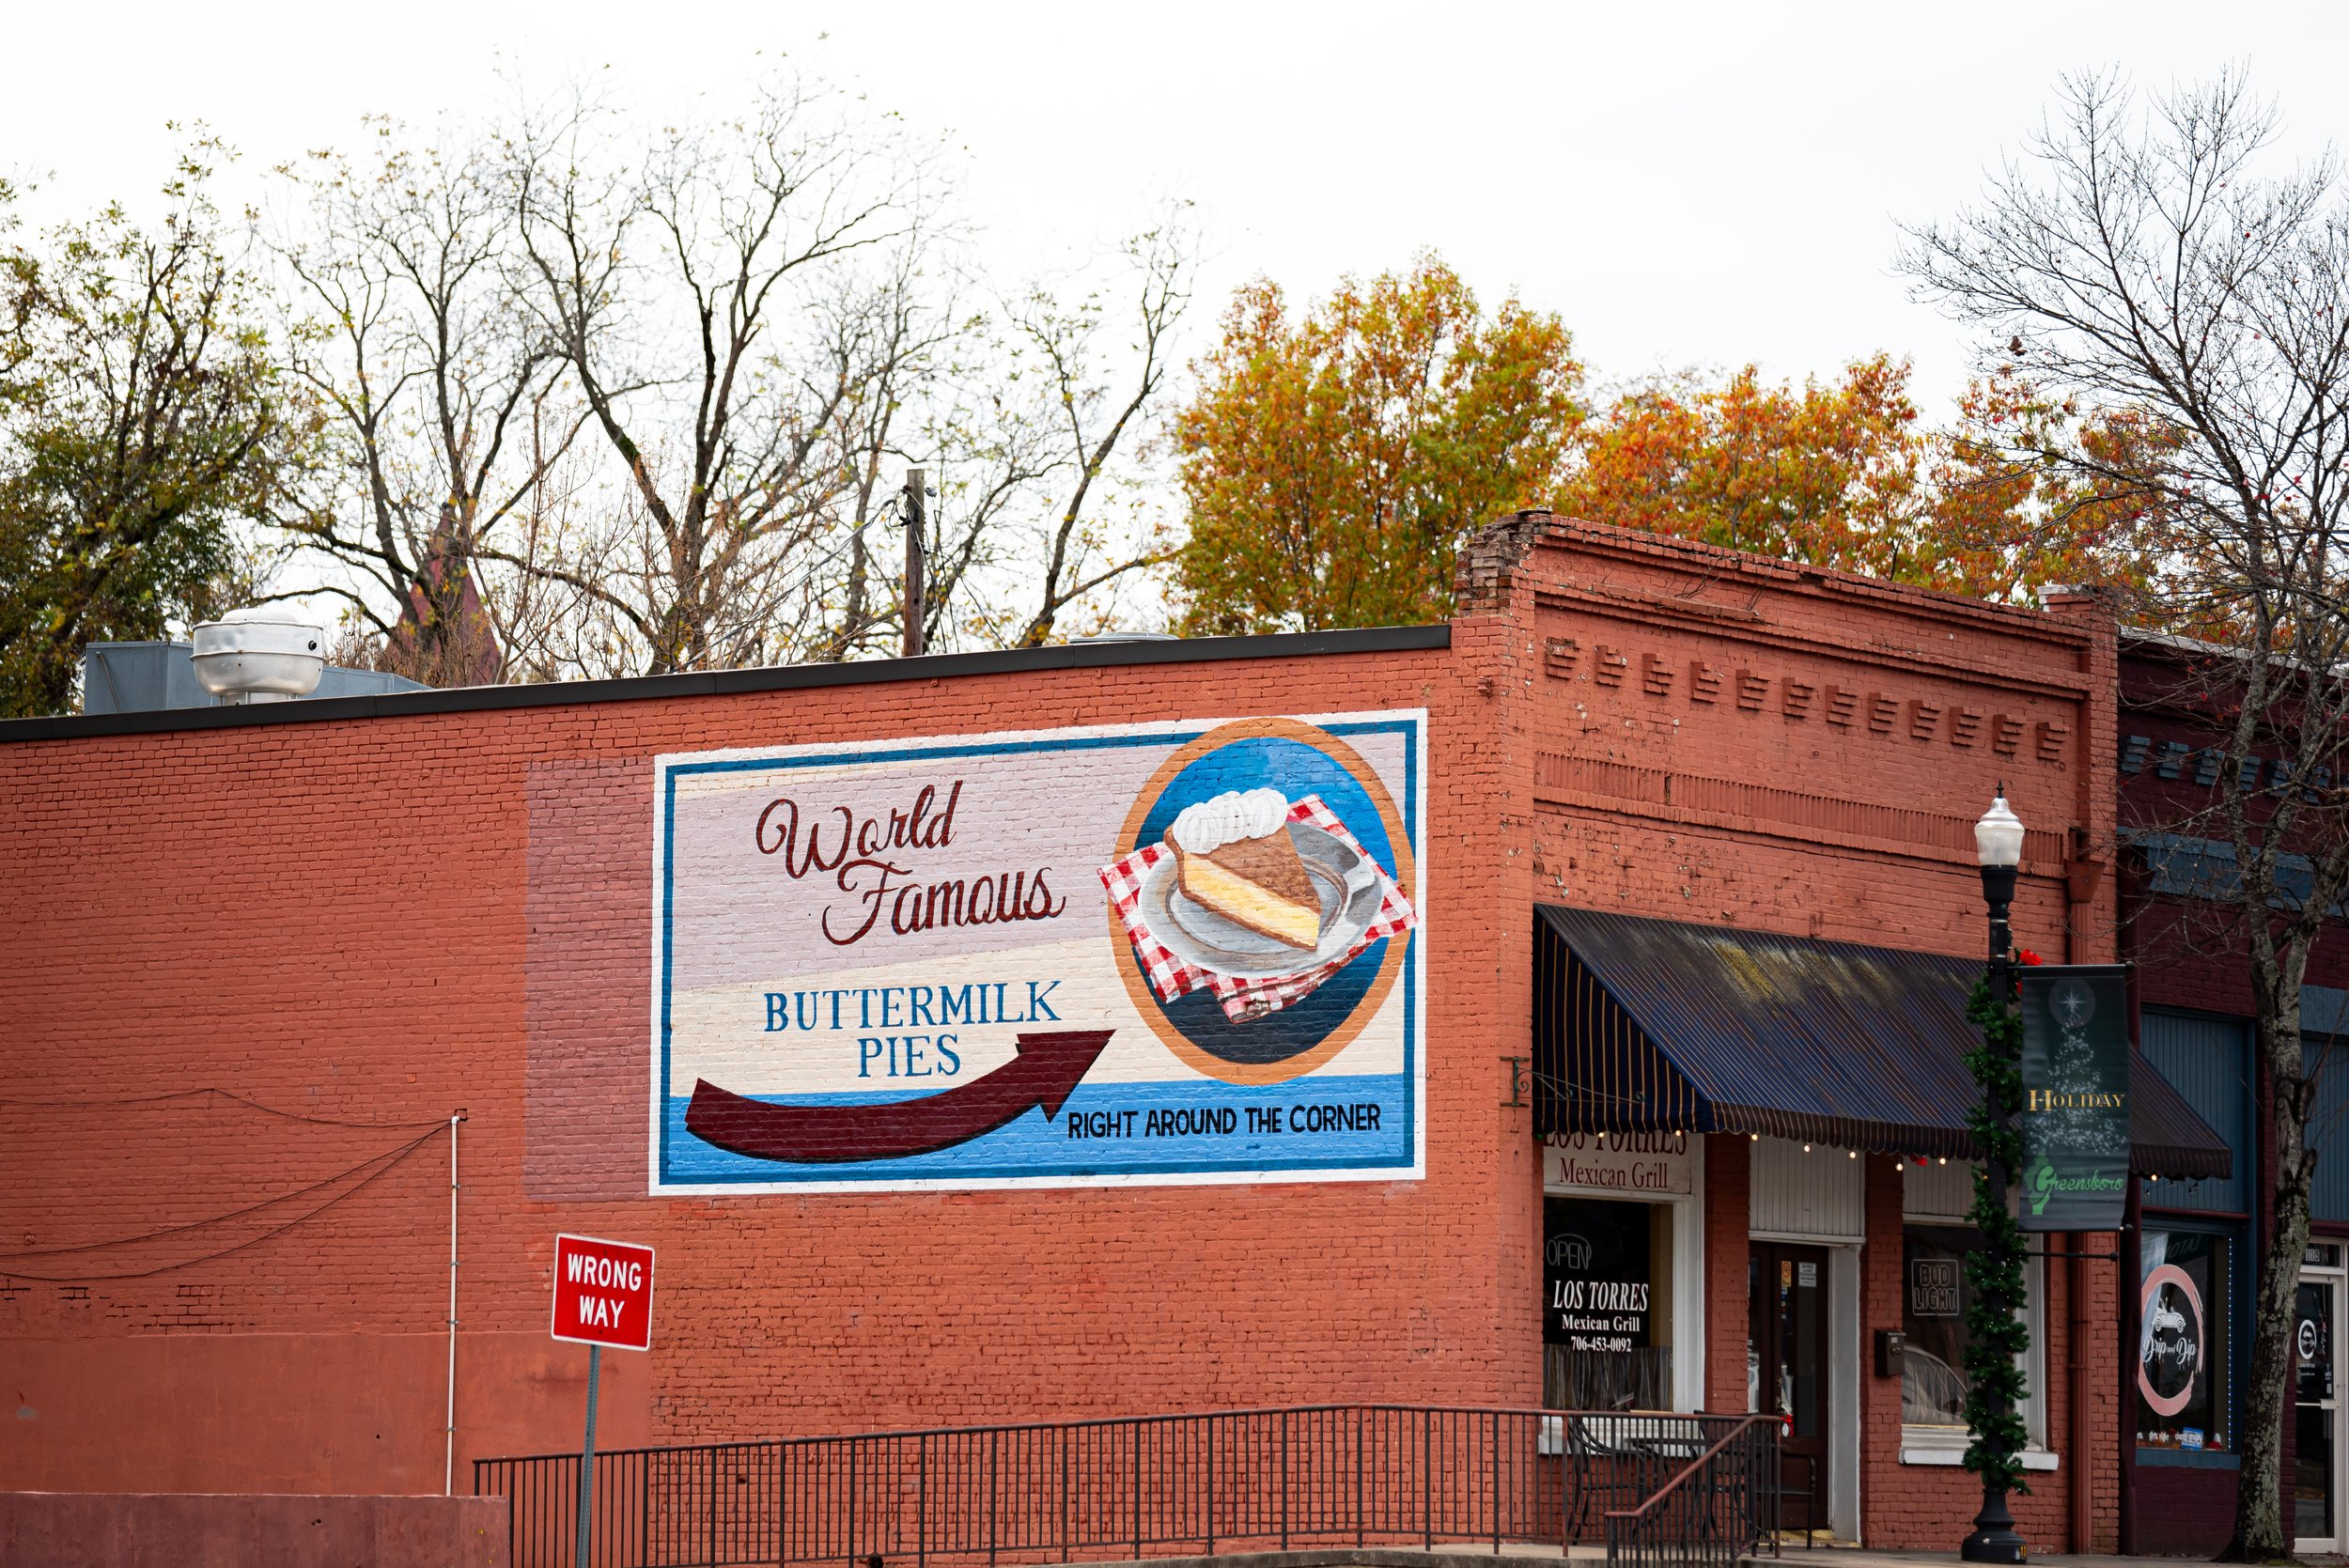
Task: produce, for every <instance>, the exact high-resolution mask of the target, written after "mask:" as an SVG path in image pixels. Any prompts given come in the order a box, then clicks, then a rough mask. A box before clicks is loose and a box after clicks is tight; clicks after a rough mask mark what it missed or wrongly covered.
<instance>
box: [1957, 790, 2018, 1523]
mask: <svg viewBox="0 0 2349 1568" xmlns="http://www.w3.org/2000/svg"><path fill="white" fill-rule="evenodd" d="M1974 853H1975V859H1976V860H1978V861H1979V862H1981V865H1982V897H1983V903H1985V904H1987V905H1989V906H1990V998H1991V1005H1992V1006H1993V1007H1995V1008H1998V1009H2000V1010H2001V1011H2002V1010H2003V1009H2004V1008H2005V1006H2006V999H2007V989H2008V986H2010V985H2011V984H2012V982H2011V981H2010V980H2009V978H2008V971H2007V963H2008V955H2009V953H2011V952H2012V951H2013V949H2014V945H2015V939H2014V934H2013V932H2012V931H2011V930H2009V928H2008V925H2007V916H2008V912H2009V911H2010V910H2011V909H2012V908H2014V904H2015V868H2016V867H2017V866H2019V865H2021V864H2022V862H2023V824H2022V820H2021V819H2020V818H2019V817H2017V816H2016V815H2015V813H2014V811H2013V809H2012V808H2010V807H2009V806H2008V805H2007V803H2006V786H2005V785H2004V784H2000V785H1999V794H1998V798H1997V799H1996V800H1992V801H1991V802H1990V809H1989V810H1988V811H1986V812H1984V813H1983V816H1982V820H1981V821H1979V822H1977V823H1975V824H1974ZM1989 1109H1990V1110H1991V1111H1992V1113H1993V1114H1994V1115H2002V1112H2001V1110H2000V1108H1999V1107H1998V1106H1997V1105H1995V1104H1993V1105H1992V1106H1990V1107H1989ZM1983 1174H1984V1175H1985V1176H1986V1177H1987V1178H1988V1180H1989V1184H1990V1200H1991V1203H1992V1205H1993V1206H1994V1207H1996V1208H2000V1209H2003V1208H2004V1207H2005V1206H2006V1189H2007V1178H2008V1174H2009V1172H2008V1171H2007V1169H2006V1165H2005V1162H2004V1161H2002V1160H1998V1159H1984V1160H1983ZM1997 1413H1998V1414H1999V1416H2001V1417H2003V1416H2005V1415H2007V1414H2009V1413H2010V1412H2009V1411H2008V1410H2007V1408H2006V1404H2005V1401H2004V1400H2003V1399H1999V1400H1998V1401H1997ZM1959 1555H1960V1556H1961V1557H1963V1558H1964V1559H1965V1560H1967V1561H1968V1562H2022V1561H2024V1560H2025V1548H2024V1545H2023V1537H2022V1533H2021V1532H2020V1531H2018V1530H2017V1529H2015V1514H2014V1513H2013V1511H2012V1510H2010V1509H2009V1508H2008V1507H2007V1505H2006V1483H2005V1482H2004V1481H2003V1480H2002V1479H2000V1478H1999V1477H1997V1476H1994V1475H1992V1474H1989V1473H1986V1472H1985V1474H1984V1475H1983V1483H1982V1512H1981V1513H1979V1514H1975V1515H1974V1532H1973V1533H1972V1534H1971V1535H1968V1537H1967V1538H1966V1541H1965V1544H1964V1545H1962V1546H1961V1547H1960V1548H1959Z"/></svg>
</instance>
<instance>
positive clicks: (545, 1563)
mask: <svg viewBox="0 0 2349 1568" xmlns="http://www.w3.org/2000/svg"><path fill="white" fill-rule="evenodd" d="M1748 1424H1749V1423H1748V1421H1747V1418H1746V1417H1745V1416H1744V1415H1743V1413H1742V1412H1741V1413H1738V1414H1736V1415H1734V1416H1733V1415H1709V1414H1704V1413H1691V1412H1684V1411H1660V1410H1659V1411H1630V1410H1603V1411H1602V1410H1592V1411H1578V1410H1558V1409H1549V1408H1545V1407H1540V1406H1531V1405H1525V1406H1492V1405H1479V1406H1468V1405H1410V1404H1347V1403H1330V1404H1320V1405H1287V1406H1279V1405H1274V1406H1249V1407H1242V1408H1235V1409H1222V1410H1214V1411H1204V1412H1195V1413H1192V1412H1185V1413H1171V1414H1162V1415H1151V1416H1095V1417H1084V1418H1080V1419H1077V1420H1072V1421H1017V1422H1004V1423H1000V1424H995V1425H985V1426H969V1427H929V1428H907V1429H899V1430H893V1431H886V1432H846V1433H833V1434H828V1435H823V1436H803V1437H788V1438H774V1439H757V1438H746V1439H736V1440H732V1441H723V1442H709V1443H700V1444H687V1445H674V1446H664V1447H649V1448H635V1449H607V1450H601V1451H599V1452H598V1453H597V1454H596V1458H595V1465H596V1471H595V1486H594V1492H593V1499H594V1500H593V1504H592V1508H593V1512H594V1514H595V1519H594V1521H593V1535H594V1544H593V1546H592V1549H591V1551H590V1554H589V1556H588V1559H587V1560H586V1562H585V1563H584V1564H577V1563H573V1562H572V1560H571V1557H572V1553H571V1536H572V1533H573V1530H574V1529H575V1527H576V1522H577V1511H578V1498H579V1494H580V1492H581V1490H582V1485H581V1482H582V1472H581V1459H580V1455H579V1454H578V1453H576V1452H568V1453H546V1454H534V1455H519V1456H514V1457H507V1458H496V1459H481V1460H477V1461H475V1462H474V1493H475V1495H477V1496H481V1495H495V1496H502V1497H504V1498H506V1499H507V1501H508V1532H509V1533H508V1556H509V1560H511V1561H512V1562H513V1563H514V1564H515V1565H516V1568H736V1565H749V1564H766V1565H768V1568H793V1565H798V1564H808V1565H831V1568H862V1565H865V1564H869V1563H870V1562H871V1561H872V1560H873V1559H875V1558H880V1559H882V1560H884V1561H886V1562H888V1563H890V1564H891V1568H898V1564H900V1563H902V1564H903V1568H980V1565H982V1564H985V1565H988V1568H1019V1565H1022V1564H1035V1563H1041V1562H1046V1561H1063V1562H1067V1561H1076V1562H1084V1561H1099V1560H1104V1559H1108V1558H1134V1559H1139V1558H1143V1557H1147V1556H1152V1555H1159V1556H1191V1555H1197V1554H1200V1553H1202V1552H1206V1553H1213V1552H1244V1551H1268V1550H1280V1549H1288V1550H1297V1549H1300V1548H1307V1547H1313V1546H1378V1545H1398V1546H1400V1545H1408V1546H1415V1547H1420V1548H1423V1549H1425V1548H1433V1547H1434V1546H1435V1545H1437V1544H1438V1543H1439V1542H1446V1541H1451V1542H1462V1543H1466V1542H1479V1543H1482V1544H1483V1545H1485V1546H1486V1547H1487V1548H1488V1549H1490V1550H1492V1551H1494V1552H1496V1553H1498V1552H1501V1550H1502V1549H1503V1547H1504V1544H1505V1543H1507V1542H1510V1541H1526V1542H1540V1541H1547V1542H1556V1543H1565V1542H1570V1541H1575V1540H1593V1539H1595V1538H1596V1537H1597V1536H1598V1535H1599V1534H1600V1532H1601V1531H1602V1530H1607V1531H1610V1533H1611V1532H1612V1530H1613V1529H1614V1528H1615V1527H1614V1526H1613V1525H1612V1522H1611V1521H1610V1520H1609V1519H1607V1518H1606V1517H1604V1516H1603V1512H1602V1511H1603V1510H1604V1508H1605V1505H1606V1504H1607V1503H1608V1502H1610V1501H1629V1500H1635V1499H1641V1498H1645V1497H1646V1496H1647V1495H1648V1489H1649V1488H1650V1487H1651V1486H1655V1485H1657V1484H1659V1483H1663V1482H1664V1481H1665V1479H1666V1477H1667V1475H1668V1473H1670V1471H1671V1470H1672V1469H1677V1468H1678V1467H1679V1461H1678V1459H1677V1457H1676V1455H1677V1454H1679V1453H1682V1452H1688V1450H1689V1449H1691V1448H1696V1447H1701V1448H1703V1449H1704V1451H1705V1452H1708V1453H1711V1452H1715V1451H1716V1450H1717V1449H1718V1447H1719V1444H1717V1443H1715V1442H1714V1441H1713V1440H1712V1439H1713V1437H1714V1435H1715V1434H1717V1433H1719V1432H1722V1431H1723V1430H1724V1429H1725V1428H1734V1429H1736V1430H1740V1431H1742V1430H1743V1429H1744V1428H1745V1427H1746V1425H1748ZM1586 1437H1589V1438H1603V1439H1604V1440H1603V1441H1591V1442H1585V1441H1583V1440H1582V1439H1584V1438H1586ZM1745 1474H1746V1472H1744V1471H1724V1472H1723V1480H1724V1481H1725V1482H1729V1483H1735V1482H1737V1481H1739V1480H1740V1479H1741V1478H1742V1477H1743V1476H1744V1475H1745ZM1690 1484H1691V1483H1688V1482H1687V1481H1685V1480H1684V1481H1682V1482H1681V1483H1680V1492H1679V1493H1677V1494H1676V1495H1686V1494H1687V1493H1688V1488H1689V1486H1690ZM1739 1506H1740V1509H1741V1510H1742V1512H1743V1513H1749V1514H1750V1512H1751V1510H1750V1507H1747V1506H1745V1505H1742V1504H1741V1505H1739ZM1659 1541H1660V1537H1659ZM1635 1549H1637V1550H1641V1551H1652V1550H1653V1549H1654V1547H1653V1545H1651V1544H1650V1543H1648V1542H1646V1541H1645V1540H1644V1539H1642V1540H1641V1541H1640V1542H1638V1543H1635Z"/></svg>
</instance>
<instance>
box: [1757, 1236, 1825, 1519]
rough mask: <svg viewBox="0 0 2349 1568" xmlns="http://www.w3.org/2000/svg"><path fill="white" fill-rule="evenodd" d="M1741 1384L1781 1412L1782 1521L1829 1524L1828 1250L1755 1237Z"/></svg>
mask: <svg viewBox="0 0 2349 1568" xmlns="http://www.w3.org/2000/svg"><path fill="white" fill-rule="evenodd" d="M1746 1278H1747V1288H1748V1291H1749V1297H1748V1303H1747V1305H1748V1310H1749V1312H1750V1314H1751V1315H1750V1322H1749V1326H1748V1336H1749V1337H1748V1339H1747V1342H1746V1343H1747V1350H1746V1364H1747V1387H1748V1390H1749V1392H1750V1396H1751V1403H1752V1406H1753V1408H1755V1409H1757V1410H1764V1411H1767V1412H1769V1413H1770V1414H1772V1415H1776V1416H1779V1417H1781V1418H1783V1419H1784V1421H1785V1422H1786V1430H1785V1435H1784V1436H1782V1437H1781V1439H1780V1444H1779V1448H1780V1452H1781V1455H1782V1457H1783V1461H1784V1469H1783V1472H1782V1477H1783V1480H1782V1484H1783V1485H1784V1487H1785V1489H1786V1495H1785V1497H1784V1499H1783V1501H1784V1507H1783V1510H1782V1514H1781V1524H1782V1526H1783V1527H1784V1528H1785V1529H1798V1530H1801V1531H1803V1532H1804V1534H1805V1535H1808V1534H1809V1533H1810V1532H1811V1531H1812V1530H1814V1529H1827V1528H1828V1513H1827V1503H1828V1496H1827V1481H1828V1408H1829V1406H1828V1365H1829V1360H1828V1348H1827V1327H1828V1307H1827V1302H1828V1296H1827V1292H1828V1252H1827V1249H1826V1248H1824V1247H1797V1246H1793V1245H1789V1244H1787V1243H1783V1242H1765V1241H1757V1242H1755V1243H1753V1251H1752V1254H1751V1256H1750V1259H1749V1261H1748V1264H1747V1276H1746Z"/></svg>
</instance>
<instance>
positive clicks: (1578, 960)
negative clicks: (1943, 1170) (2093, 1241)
mask: <svg viewBox="0 0 2349 1568" xmlns="http://www.w3.org/2000/svg"><path fill="white" fill-rule="evenodd" d="M1539 909H1540V915H1541V918H1540V919H1539V920H1537V921H1536V922H1535V923H1534V951H1533V1049H1534V1113H1533V1120H1534V1130H1535V1131H1536V1132H1537V1133H1541V1134H1544V1135H1547V1134H1548V1133H1552V1132H1638V1131H1690V1132H1743V1133H1752V1134H1758V1135H1760V1136H1763V1137H1767V1138H1794V1139H1800V1140H1803V1141H1807V1142H1813V1143H1826V1144H1831V1145H1833V1146H1835V1147H1837V1148H1847V1149H1865V1150H1868V1151H1869V1152H1871V1153H1878V1154H1891V1155H1945V1156H1950V1157H1957V1158H1971V1157H1973V1155H1974V1153H1975V1150H1974V1141H1973V1135H1972V1134H1971V1133H1970V1132H1968V1130H1967V1128H1966V1111H1967V1108H1968V1106H1970V1105H1971V1104H1973V1103H1974V1100H1975V1098H1976V1094H1977V1092H1976V1090H1975V1087H1974V1080H1973V1078H1972V1076H1971V1075H1970V1074H1968V1072H1967V1070H1966V1060H1965V1053H1966V1050H1967V1048H1968V1047H1969V1046H1970V1045H1971V1044H1972V1043H1973V1042H1974V1041H1975V1040H1977V1039H1978V1038H1979V1035H1978V1034H1977V1032H1976V1031H1975V1029H1974V1027H1973V1025H1972V1024H1971V1023H1969V1022H1968V1021H1967V1017H1966V999H1967V997H1968V994H1969V993H1970V992H1971V991H1972V989H1973V986H1974V983H1975V981H1976V980H1978V979H1979V978H1980V977H1981V974H1982V963H1981V960H1979V959H1968V958H1952V957H1947V956H1944V955H1938V954H1931V953H1909V952H1905V951H1902V950H1900V949H1897V948H1889V947H1864V946H1861V945H1860V944H1859V943H1857V942H1828V941H1818V940H1814V939H1807V938H1801V937H1778V936H1771V935H1769V934H1767V933H1766V932H1759V931H1736V930H1731V929H1728V928H1726V927H1722V926H1717V925H1695V924H1685V923H1682V922H1679V921H1668V920H1646V919H1641V918H1640V917H1637V916H1632V915H1613V914H1602V913H1599V912H1597V911H1595V910H1591V909H1570V908H1562V907H1560V906H1557V905H1548V904H1545V905H1542V906H1539ZM2130 1066H2131V1071H2130V1075H2129V1079H2130V1081H2129V1088H2130V1095H2129V1098H2130V1102H2131V1145H2132V1146H2131V1150H2130V1164H2131V1166H2132V1167H2133V1168H2134V1169H2135V1170H2137V1172H2139V1174H2141V1175H2158V1176H2169V1177H2171V1178H2173V1179H2192V1178H2195V1177H2205V1176H2224V1175H2226V1174H2227V1173H2228V1172H2229V1171H2230V1170H2231V1169H2232V1162H2233V1157H2232V1153H2231V1152H2230V1151H2229V1149H2228V1147H2227V1144H2226V1141H2225V1140H2224V1139H2222V1138H2220V1137H2219V1136H2218V1135H2217V1133H2216V1132H2213V1131H2212V1130H2211V1129H2210V1128H2209V1127H2208V1126H2205V1125H2204V1124H2203V1122H2202V1120H2201V1118H2200V1117H2199V1116H2197V1115H2195V1113H2194V1111H2193V1109H2192V1108H2191V1107H2189V1106H2188V1105H2187V1104H2186V1101H2185V1100H2184V1099H2183V1098H2181V1097H2180V1096H2179V1094H2177V1092H2176V1091H2175V1090H2173V1089H2171V1088H2170V1085H2169V1083H2168V1082H2167V1081H2166V1080H2165V1079H2163V1078H2162V1077H2161V1075H2160V1074H2159V1073H2157V1072H2155V1070H2154V1069H2153V1068H2152V1067H2151V1066H2149V1065H2147V1064H2146V1063H2145V1062H2144V1061H2143V1059H2142V1058H2139V1057H2136V1056H2135V1055H2134V1053H2132V1060H2131V1063H2130Z"/></svg>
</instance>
